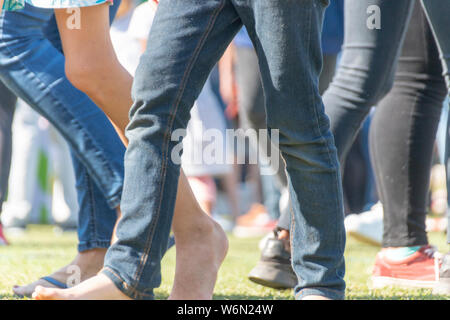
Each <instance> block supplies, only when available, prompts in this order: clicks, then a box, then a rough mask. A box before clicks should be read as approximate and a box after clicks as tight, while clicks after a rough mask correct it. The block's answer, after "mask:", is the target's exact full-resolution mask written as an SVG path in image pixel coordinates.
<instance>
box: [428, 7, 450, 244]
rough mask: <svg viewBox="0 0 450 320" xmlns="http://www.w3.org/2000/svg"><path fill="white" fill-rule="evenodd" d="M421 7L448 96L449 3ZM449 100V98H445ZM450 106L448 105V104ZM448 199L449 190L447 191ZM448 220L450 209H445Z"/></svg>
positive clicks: (449, 237) (449, 167) (449, 144)
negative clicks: (429, 30)
mask: <svg viewBox="0 0 450 320" xmlns="http://www.w3.org/2000/svg"><path fill="white" fill-rule="evenodd" d="M422 6H423V9H424V11H425V13H426V15H427V18H428V21H429V23H430V26H431V29H432V30H433V34H434V37H435V40H436V43H437V46H438V49H439V53H440V56H441V60H442V69H443V71H444V72H443V74H444V77H445V82H446V84H447V88H448V92H449V96H450V34H449V31H448V26H449V24H448V17H449V15H450V3H449V2H441V1H431V0H422ZM447 101H449V100H447ZM448 107H450V105H449V106H448ZM449 129H450V117H449V120H448V124H447V142H446V148H445V149H446V150H445V163H446V167H447V188H450V160H449V152H450V149H449V148H450V130H449ZM448 194H449V195H448V201H450V192H449V193H448ZM447 217H448V220H449V222H450V210H447ZM447 228H448V230H447V242H448V243H450V223H448V227H447Z"/></svg>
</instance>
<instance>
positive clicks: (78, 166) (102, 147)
mask: <svg viewBox="0 0 450 320" xmlns="http://www.w3.org/2000/svg"><path fill="white" fill-rule="evenodd" d="M119 2H120V1H116V3H115V6H114V7H112V9H111V10H112V12H111V13H112V14H111V16H112V17H113V16H114V14H115V11H116V10H117V7H118V5H119ZM64 63H65V61H64V56H63V54H62V53H61V42H60V39H59V34H58V30H57V26H56V21H55V18H54V14H53V10H48V9H41V8H35V7H32V6H29V5H27V6H26V7H25V9H23V10H20V11H14V12H3V13H2V14H1V17H0V79H1V81H3V82H4V83H5V85H7V86H8V87H9V88H10V89H11V90H12V91H13V92H14V94H16V95H17V96H18V97H20V98H22V99H23V100H24V101H25V102H27V103H28V104H29V105H30V106H31V107H33V108H34V109H35V110H36V111H37V112H39V113H40V114H41V115H43V116H44V117H45V118H47V119H48V120H49V121H50V122H51V123H52V124H53V125H54V126H55V127H56V128H57V129H58V130H59V131H60V132H61V134H62V135H63V136H64V137H65V139H66V140H67V142H68V144H69V146H70V148H71V151H72V154H73V155H74V157H73V160H74V161H73V162H74V168H75V176H76V182H77V190H78V199H79V207H80V212H79V226H78V236H79V247H78V249H79V250H80V251H84V250H87V249H91V248H99V247H100V248H107V247H108V246H109V244H110V241H111V235H112V230H113V228H114V224H115V221H116V218H117V216H116V210H115V208H117V207H118V205H119V203H120V198H121V194H122V185H123V175H124V167H123V157H124V153H125V147H124V146H123V144H122V142H121V140H120V139H119V137H118V135H117V133H116V132H115V130H114V128H113V126H112V125H111V123H110V122H109V120H108V118H107V117H106V116H105V115H104V114H103V112H102V111H101V110H100V109H99V108H98V107H97V106H96V105H95V104H94V103H93V102H92V101H91V100H90V99H89V98H88V97H87V96H86V95H85V94H83V93H82V92H80V91H79V90H77V89H75V87H73V86H72V85H71V83H70V82H69V81H68V80H67V78H66V76H65V72H64Z"/></svg>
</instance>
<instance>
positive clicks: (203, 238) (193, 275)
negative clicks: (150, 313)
mask: <svg viewBox="0 0 450 320" xmlns="http://www.w3.org/2000/svg"><path fill="white" fill-rule="evenodd" d="M204 222H205V223H202V226H200V225H199V226H198V230H191V231H190V232H187V233H185V232H183V233H181V232H180V233H178V234H175V235H176V236H175V243H176V250H177V251H176V257H177V258H176V271H175V279H174V284H173V288H172V292H171V294H170V297H169V299H170V300H208V299H212V296H213V291H214V286H215V284H216V280H217V273H218V271H219V268H220V266H221V264H222V262H223V260H224V259H225V256H226V254H227V251H228V239H227V236H226V234H225V232H224V231H223V229H222V228H221V227H220V225H219V224H217V223H216V222H215V221H214V220H212V219H211V218H209V217H207V219H204Z"/></svg>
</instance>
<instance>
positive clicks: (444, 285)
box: [433, 252, 450, 295]
mask: <svg viewBox="0 0 450 320" xmlns="http://www.w3.org/2000/svg"><path fill="white" fill-rule="evenodd" d="M433 293H434V294H441V295H450V252H449V253H447V254H446V255H445V256H444V257H443V258H442V265H441V268H440V269H439V281H438V282H437V283H436V285H435V286H434V288H433Z"/></svg>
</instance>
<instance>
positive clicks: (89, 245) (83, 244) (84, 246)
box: [78, 240, 111, 252]
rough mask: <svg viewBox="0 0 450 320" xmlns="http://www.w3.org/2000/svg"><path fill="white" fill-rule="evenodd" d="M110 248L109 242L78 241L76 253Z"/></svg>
mask: <svg viewBox="0 0 450 320" xmlns="http://www.w3.org/2000/svg"><path fill="white" fill-rule="evenodd" d="M110 246H111V240H95V241H80V243H79V244H78V252H83V251H87V250H91V249H99V248H101V249H108V248H109V247H110Z"/></svg>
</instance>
